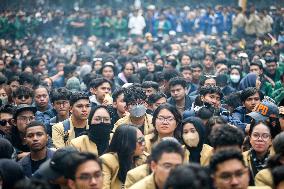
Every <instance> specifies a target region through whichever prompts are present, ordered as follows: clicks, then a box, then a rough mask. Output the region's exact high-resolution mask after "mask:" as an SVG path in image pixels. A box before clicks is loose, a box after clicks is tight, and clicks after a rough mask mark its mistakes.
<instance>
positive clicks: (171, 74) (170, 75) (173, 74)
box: [163, 70, 179, 81]
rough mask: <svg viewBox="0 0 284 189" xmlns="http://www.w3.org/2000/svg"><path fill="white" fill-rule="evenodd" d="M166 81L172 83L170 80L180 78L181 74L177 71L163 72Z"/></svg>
mask: <svg viewBox="0 0 284 189" xmlns="http://www.w3.org/2000/svg"><path fill="white" fill-rule="evenodd" d="M163 75H164V80H166V81H170V79H172V78H174V77H178V76H179V72H178V71H176V70H165V71H163Z"/></svg>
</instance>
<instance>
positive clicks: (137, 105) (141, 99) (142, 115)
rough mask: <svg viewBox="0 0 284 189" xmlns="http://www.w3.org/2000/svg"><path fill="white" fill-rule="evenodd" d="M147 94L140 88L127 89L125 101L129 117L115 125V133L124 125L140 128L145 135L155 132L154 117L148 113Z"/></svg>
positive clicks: (131, 87)
mask: <svg viewBox="0 0 284 189" xmlns="http://www.w3.org/2000/svg"><path fill="white" fill-rule="evenodd" d="M146 98H147V96H146V94H145V92H144V91H143V89H142V88H141V87H140V86H130V87H129V88H126V89H125V92H124V101H125V102H126V107H127V108H126V109H127V111H128V112H129V115H126V116H124V117H123V118H120V119H119V120H118V121H117V122H116V123H115V125H114V128H113V132H114V131H115V130H116V129H117V128H118V127H119V126H120V125H122V124H131V125H135V126H136V127H137V128H139V129H140V130H141V131H142V133H143V134H144V135H147V134H150V133H152V132H153V130H154V126H153V124H152V116H151V115H149V114H147V113H146V107H147V104H146Z"/></svg>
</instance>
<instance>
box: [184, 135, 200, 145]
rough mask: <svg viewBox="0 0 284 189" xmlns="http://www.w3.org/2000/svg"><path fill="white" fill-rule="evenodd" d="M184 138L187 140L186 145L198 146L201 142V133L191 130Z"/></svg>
mask: <svg viewBox="0 0 284 189" xmlns="http://www.w3.org/2000/svg"><path fill="white" fill-rule="evenodd" d="M182 138H183V140H184V142H185V144H186V145H188V146H189V147H197V146H198V143H199V134H198V132H197V131H196V132H195V133H192V132H189V133H184V134H183V135H182Z"/></svg>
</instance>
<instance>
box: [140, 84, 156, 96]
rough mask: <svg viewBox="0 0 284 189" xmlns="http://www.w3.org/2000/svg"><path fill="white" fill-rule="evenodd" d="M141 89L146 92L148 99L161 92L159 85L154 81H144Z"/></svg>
mask: <svg viewBox="0 0 284 189" xmlns="http://www.w3.org/2000/svg"><path fill="white" fill-rule="evenodd" d="M141 87H142V89H143V91H144V92H145V94H146V96H147V98H149V96H150V95H152V94H155V93H157V92H158V91H159V84H158V83H156V82H154V81H144V82H143V83H142V85H141Z"/></svg>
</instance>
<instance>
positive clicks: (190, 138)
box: [180, 117, 213, 166]
mask: <svg viewBox="0 0 284 189" xmlns="http://www.w3.org/2000/svg"><path fill="white" fill-rule="evenodd" d="M180 134H181V141H182V142H183V144H184V146H185V156H184V157H185V161H186V162H194V163H199V164H200V165H201V166H206V165H208V164H209V161H210V157H211V155H212V149H213V148H212V147H211V146H209V145H207V144H205V143H204V142H205V129H204V125H203V123H202V121H201V120H200V119H199V118H197V117H189V118H187V119H185V120H184V121H183V122H182V125H181V131H180Z"/></svg>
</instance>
